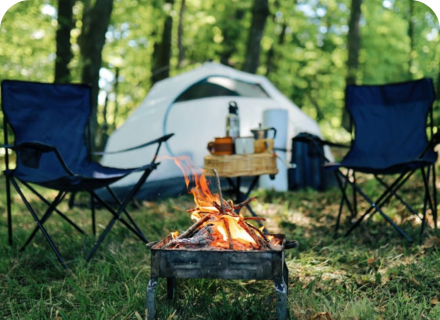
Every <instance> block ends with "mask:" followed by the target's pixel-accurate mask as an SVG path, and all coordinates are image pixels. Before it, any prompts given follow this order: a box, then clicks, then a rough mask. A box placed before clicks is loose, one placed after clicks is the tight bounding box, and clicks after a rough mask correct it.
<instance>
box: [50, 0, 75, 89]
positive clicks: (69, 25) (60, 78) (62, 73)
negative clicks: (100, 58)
mask: <svg viewBox="0 0 440 320" xmlns="http://www.w3.org/2000/svg"><path fill="white" fill-rule="evenodd" d="M75 1H76V0H58V29H57V32H56V53H57V57H56V59H55V80H54V82H57V83H69V82H70V81H71V75H70V70H69V63H70V60H72V58H73V54H72V49H71V43H70V32H71V31H72V29H73V26H74V21H73V5H74V4H75Z"/></svg>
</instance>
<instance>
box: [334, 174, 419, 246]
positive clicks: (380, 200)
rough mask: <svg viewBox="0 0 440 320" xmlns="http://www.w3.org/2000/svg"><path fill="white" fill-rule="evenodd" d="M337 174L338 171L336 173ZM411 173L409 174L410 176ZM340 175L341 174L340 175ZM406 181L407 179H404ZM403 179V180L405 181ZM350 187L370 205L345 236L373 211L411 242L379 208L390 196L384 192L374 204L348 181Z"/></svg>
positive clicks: (401, 177) (397, 181) (402, 176)
mask: <svg viewBox="0 0 440 320" xmlns="http://www.w3.org/2000/svg"><path fill="white" fill-rule="evenodd" d="M338 172H339V171H338ZM412 173H413V172H411V174H412ZM340 174H341V175H342V173H340ZM404 177H405V175H401V176H400V177H399V178H398V179H396V181H395V182H394V183H393V184H392V185H391V187H390V188H394V187H396V186H398V185H399V186H400V185H401V182H402V180H404V179H403V178H404ZM406 179H407V178H406ZM406 179H405V180H406ZM349 183H350V185H351V186H352V187H353V188H355V189H356V191H357V192H358V193H359V194H360V195H361V196H362V197H363V198H364V199H365V200H366V201H367V202H368V203H369V204H370V208H369V209H368V210H367V211H366V212H365V213H364V214H363V215H362V216H361V217H359V219H358V220H357V221H356V222H355V223H354V224H353V225H352V226H351V228H350V229H349V230H348V231H347V232H346V233H345V236H348V235H349V234H350V233H351V232H352V231H353V230H354V229H355V228H357V227H358V226H359V225H360V223H361V222H362V220H363V219H364V218H365V217H366V216H367V215H368V214H370V212H371V211H373V209H374V210H375V211H377V212H379V214H380V215H381V216H382V217H383V218H384V219H385V220H386V221H387V222H388V223H389V224H391V225H392V226H393V227H394V229H395V230H396V231H397V232H399V233H400V234H401V235H402V236H403V237H404V238H405V239H406V240H408V241H409V242H412V240H411V238H410V237H409V236H408V235H407V234H406V233H405V232H403V231H402V229H400V228H399V226H397V225H396V224H395V223H394V221H393V220H392V219H391V218H390V217H388V216H387V215H386V214H385V213H384V212H383V210H382V209H381V208H380V206H381V205H382V203H383V201H384V199H385V201H387V198H386V197H387V196H391V195H390V194H389V192H385V193H383V194H382V196H380V197H379V199H378V200H377V201H376V202H374V201H372V200H371V199H370V198H369V197H368V196H367V195H366V194H365V193H364V192H363V191H362V190H361V189H360V188H359V187H358V186H357V185H355V184H354V183H353V182H351V181H349Z"/></svg>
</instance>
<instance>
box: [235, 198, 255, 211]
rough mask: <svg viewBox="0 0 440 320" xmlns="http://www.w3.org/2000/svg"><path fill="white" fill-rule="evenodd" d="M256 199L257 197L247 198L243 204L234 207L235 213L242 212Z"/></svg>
mask: <svg viewBox="0 0 440 320" xmlns="http://www.w3.org/2000/svg"><path fill="white" fill-rule="evenodd" d="M256 199H257V197H250V198H247V199H246V200H244V201H243V202H241V203H238V204H236V205H234V210H235V211H240V209H241V208H243V207H245V206H247V205H248V204H249V203H251V202H252V201H254V200H256Z"/></svg>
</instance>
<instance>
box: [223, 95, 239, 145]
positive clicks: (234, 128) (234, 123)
mask: <svg viewBox="0 0 440 320" xmlns="http://www.w3.org/2000/svg"><path fill="white" fill-rule="evenodd" d="M226 136H227V137H231V138H232V140H235V138H238V137H239V136H240V117H239V116H238V106H237V103H236V102H235V101H231V102H229V113H228V116H227V117H226Z"/></svg>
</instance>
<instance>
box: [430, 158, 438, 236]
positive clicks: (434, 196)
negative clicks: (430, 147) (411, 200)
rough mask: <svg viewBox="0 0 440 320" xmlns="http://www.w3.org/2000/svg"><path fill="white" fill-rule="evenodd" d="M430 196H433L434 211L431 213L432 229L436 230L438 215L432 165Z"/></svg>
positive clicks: (433, 166)
mask: <svg viewBox="0 0 440 320" xmlns="http://www.w3.org/2000/svg"><path fill="white" fill-rule="evenodd" d="M431 172H432V196H433V200H434V210H433V211H432V217H433V219H434V227H435V229H436V230H437V219H438V215H437V205H438V203H437V186H436V173H435V164H434V165H432V170H431Z"/></svg>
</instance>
